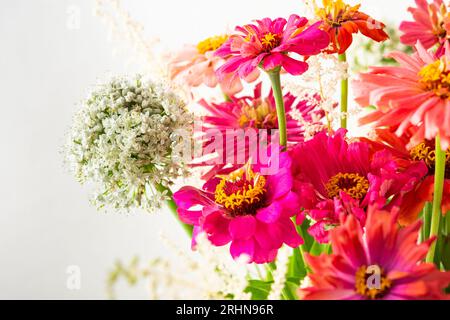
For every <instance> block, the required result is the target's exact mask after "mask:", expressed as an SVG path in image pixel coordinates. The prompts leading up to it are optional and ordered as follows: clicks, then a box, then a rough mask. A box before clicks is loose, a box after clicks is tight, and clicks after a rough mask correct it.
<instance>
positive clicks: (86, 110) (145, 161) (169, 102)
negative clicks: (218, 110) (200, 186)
mask: <svg viewBox="0 0 450 320" xmlns="http://www.w3.org/2000/svg"><path fill="white" fill-rule="evenodd" d="M192 127H193V115H192V114H190V113H189V112H188V110H187V108H186V105H185V102H184V101H183V100H182V99H181V98H179V97H178V95H177V94H176V93H175V92H174V91H173V89H172V88H171V87H170V86H169V85H168V84H165V83H157V82H152V81H150V80H146V79H143V78H142V77H141V76H136V77H134V78H121V77H118V78H114V79H112V80H111V81H110V82H109V83H107V84H102V85H99V86H98V87H96V88H95V90H93V92H92V93H91V94H90V95H89V97H88V98H87V99H86V100H85V101H84V102H83V104H82V107H81V109H80V110H79V111H78V112H77V114H76V115H75V118H74V123H73V126H72V129H71V132H70V134H69V140H68V143H67V145H66V149H65V151H66V158H67V161H68V163H69V164H70V167H71V169H72V171H73V172H74V174H75V175H76V178H77V179H78V180H79V181H80V182H81V183H84V182H88V181H90V182H94V183H95V184H96V185H98V187H99V188H98V194H96V196H95V197H94V202H95V203H96V205H97V206H98V207H100V208H101V207H104V206H110V207H114V208H116V209H126V210H129V209H132V208H141V209H144V210H147V211H152V210H154V209H155V208H159V207H160V206H161V203H162V202H163V201H164V200H166V199H167V198H168V194H167V192H168V191H167V187H169V186H170V185H171V184H172V181H173V180H174V179H176V178H179V177H182V176H186V175H187V173H188V170H187V162H188V161H189V159H188V157H184V156H183V155H182V152H181V151H183V150H184V149H185V148H186V145H190V140H191V139H192ZM186 140H188V142H189V144H187V143H186ZM188 151H189V150H188ZM189 152H190V151H189Z"/></svg>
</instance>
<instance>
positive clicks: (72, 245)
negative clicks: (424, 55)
mask: <svg viewBox="0 0 450 320" xmlns="http://www.w3.org/2000/svg"><path fill="white" fill-rule="evenodd" d="M301 2H302V1H301V0H298V1H295V0H278V1H273V0H245V1H243V0H227V1H211V0H190V1H188V0H164V1H154V0H148V1H144V0H124V1H123V6H124V7H125V8H126V9H127V10H129V11H130V13H131V16H132V17H133V19H135V20H137V21H139V22H141V23H142V24H143V25H144V27H145V34H146V35H147V36H148V37H160V38H161V40H162V42H163V43H164V44H165V45H167V46H168V47H174V48H175V47H178V46H181V45H182V44H183V43H189V42H193V43H196V42H197V41H198V40H199V39H202V38H205V37H207V36H209V35H212V34H216V33H217V34H218V33H222V32H223V30H224V28H226V27H233V26H234V25H236V24H239V23H242V22H244V23H245V22H248V21H250V20H251V19H254V18H260V17H264V16H271V17H276V16H287V15H288V14H290V13H299V12H298V10H299V9H298V8H299V7H300V3H301ZM352 2H354V1H352ZM362 2H363V8H364V11H366V12H367V13H370V14H371V15H373V16H374V17H375V18H379V19H381V18H383V19H384V18H386V17H389V20H390V21H400V19H401V18H403V17H408V14H407V13H406V10H405V8H406V7H407V6H408V5H409V4H412V2H413V0H395V1H393V0H362ZM0 4H1V6H0V8H1V9H0V108H1V113H0V146H1V151H0V152H1V154H0V172H1V174H0V298H2V299H5V298H7V299H9V298H25V299H54V298H61V299H79V298H84V299H102V298H105V297H106V296H105V279H106V275H107V271H108V269H109V268H110V267H111V266H112V265H113V263H114V261H115V259H116V258H120V259H123V260H125V261H127V260H129V259H131V258H132V257H133V256H134V255H140V256H141V257H142V258H144V259H145V258H152V257H156V256H158V255H161V254H164V248H163V246H162V244H161V243H159V234H160V232H161V230H164V233H165V234H167V235H168V236H170V237H172V238H179V239H183V236H184V235H183V234H182V233H181V232H179V229H178V226H177V225H176V223H175V222H174V220H173V218H172V217H171V216H170V215H169V214H168V213H165V212H161V213H160V214H155V215H148V214H144V213H134V214H129V215H123V214H122V215H119V214H115V213H107V214H105V213H98V212H96V210H95V209H94V208H92V207H91V206H90V204H89V201H88V190H87V189H86V188H83V187H81V186H79V185H78V184H77V183H76V182H75V181H74V179H73V178H72V177H71V176H70V175H69V174H67V173H66V170H65V169H64V168H63V165H62V157H61V156H60V154H59V152H60V149H61V146H62V145H63V143H64V135H65V132H67V129H68V127H69V125H70V122H71V117H72V114H73V112H74V110H75V108H76V103H77V102H78V101H80V100H81V99H82V98H83V97H84V96H85V93H86V88H87V87H88V86H89V85H91V84H94V83H95V82H96V79H97V78H98V77H104V76H105V75H106V74H108V73H124V72H127V71H129V69H128V67H127V66H126V61H128V60H129V56H127V51H123V50H122V51H121V52H122V54H119V55H113V51H114V50H113V49H114V48H115V45H113V44H112V43H110V42H108V40H107V33H108V32H107V28H106V27H105V26H104V25H103V24H102V23H101V22H100V21H99V20H98V18H95V17H93V16H92V7H93V1H89V0H14V1H10V0H1V1H0ZM70 8H78V9H79V10H80V11H79V12H80V28H79V29H75V30H73V29H71V28H68V27H67V26H68V24H67V22H68V19H69V11H70ZM134 68H136V66H134ZM180 243H181V245H182V246H185V247H186V248H187V247H188V245H189V242H188V241H180ZM69 265H77V266H79V267H80V268H81V272H82V287H81V290H78V291H70V290H68V289H67V287H66V278H67V274H66V268H67V266H69ZM142 294H143V293H142V292H138V293H131V292H127V293H126V294H125V295H124V297H145V295H142ZM140 295H141V296H140Z"/></svg>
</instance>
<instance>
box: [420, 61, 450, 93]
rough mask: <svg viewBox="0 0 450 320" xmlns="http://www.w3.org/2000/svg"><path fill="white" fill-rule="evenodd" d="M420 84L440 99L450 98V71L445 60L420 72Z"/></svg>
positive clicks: (432, 64) (434, 63) (436, 62)
mask: <svg viewBox="0 0 450 320" xmlns="http://www.w3.org/2000/svg"><path fill="white" fill-rule="evenodd" d="M419 77H420V83H421V84H422V85H423V86H424V88H425V89H426V90H429V91H433V92H434V93H435V94H436V95H437V96H438V97H440V98H443V99H448V98H449V97H450V71H448V70H447V66H446V63H445V62H444V61H443V60H437V61H435V62H433V63H430V64H429V65H427V66H425V67H423V68H422V70H420V72H419Z"/></svg>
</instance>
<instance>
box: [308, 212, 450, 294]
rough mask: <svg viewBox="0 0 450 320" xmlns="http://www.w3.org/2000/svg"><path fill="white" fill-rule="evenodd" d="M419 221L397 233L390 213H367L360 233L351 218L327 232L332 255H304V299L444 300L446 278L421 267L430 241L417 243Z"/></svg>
mask: <svg viewBox="0 0 450 320" xmlns="http://www.w3.org/2000/svg"><path fill="white" fill-rule="evenodd" d="M421 224H422V222H421V221H418V222H417V223H415V224H414V225H411V226H409V227H407V228H404V229H400V228H399V226H398V225H397V221H396V214H395V213H394V212H392V213H391V212H383V211H376V210H374V209H373V208H372V209H371V210H369V213H368V217H367V223H366V232H365V235H364V234H363V229H362V228H361V225H360V224H359V223H358V221H357V219H356V218H355V217H353V216H348V217H346V219H345V222H343V224H342V226H341V227H339V228H336V229H334V230H333V231H331V236H330V238H331V243H332V248H333V254H331V255H321V256H319V257H313V256H310V255H306V260H307V262H308V265H309V266H310V267H311V270H312V274H310V275H309V278H310V280H311V283H312V285H311V286H310V287H308V288H305V289H300V291H299V296H300V298H302V299H305V300H375V299H377V300H424V299H432V300H437V299H447V296H446V295H445V294H444V290H445V288H446V287H447V286H448V285H449V284H450V273H449V272H440V271H439V270H438V269H437V268H436V267H435V265H434V264H432V263H422V260H423V259H424V258H425V256H426V255H427V252H428V250H429V248H430V245H431V243H432V242H433V241H434V240H435V239H431V240H429V241H427V242H424V243H421V244H418V235H419V230H420V227H421Z"/></svg>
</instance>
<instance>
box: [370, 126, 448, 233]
mask: <svg viewBox="0 0 450 320" xmlns="http://www.w3.org/2000/svg"><path fill="white" fill-rule="evenodd" d="M416 130H417V129H416V128H410V129H409V130H408V131H407V132H405V133H404V134H403V135H402V136H401V137H398V136H397V135H396V134H395V129H393V128H390V129H378V130H376V137H377V138H376V140H377V142H376V143H378V144H380V145H378V146H377V145H376V144H374V142H372V146H373V147H374V148H377V147H379V148H390V151H391V152H392V153H393V154H394V158H395V161H396V162H397V163H398V165H399V166H405V164H408V163H411V161H414V162H416V163H418V164H422V166H423V165H425V166H426V168H427V170H426V172H427V173H426V176H425V177H424V178H423V179H422V180H420V182H419V183H418V184H417V185H416V186H415V187H414V189H412V190H411V191H409V192H407V193H406V194H404V195H403V197H402V200H401V205H400V211H399V223H400V224H401V225H403V226H405V225H410V224H412V223H415V222H416V221H417V219H418V218H419V214H420V213H421V211H422V210H423V208H424V207H425V204H426V203H427V202H428V203H431V202H432V201H433V195H434V175H435V172H434V171H435V161H436V159H435V142H434V141H429V140H424V141H423V142H421V143H419V144H417V145H414V146H412V147H410V146H408V144H409V140H410V137H411V136H412V135H413V134H414V131H416ZM446 154H447V162H446V171H445V180H444V193H443V199H442V207H441V210H442V213H443V214H446V213H447V212H450V148H449V149H447V151H446Z"/></svg>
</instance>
